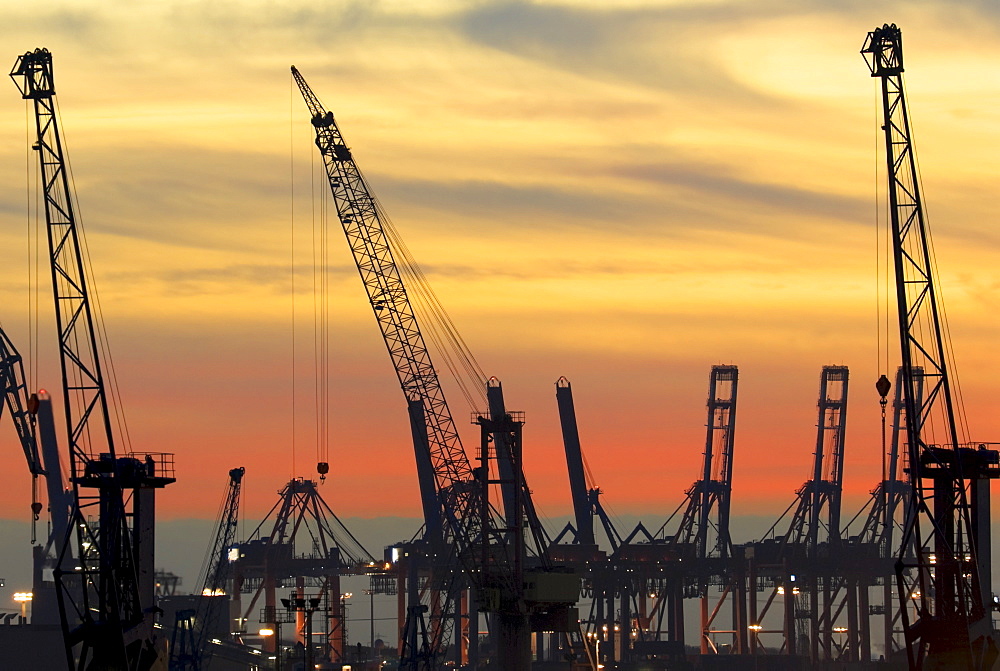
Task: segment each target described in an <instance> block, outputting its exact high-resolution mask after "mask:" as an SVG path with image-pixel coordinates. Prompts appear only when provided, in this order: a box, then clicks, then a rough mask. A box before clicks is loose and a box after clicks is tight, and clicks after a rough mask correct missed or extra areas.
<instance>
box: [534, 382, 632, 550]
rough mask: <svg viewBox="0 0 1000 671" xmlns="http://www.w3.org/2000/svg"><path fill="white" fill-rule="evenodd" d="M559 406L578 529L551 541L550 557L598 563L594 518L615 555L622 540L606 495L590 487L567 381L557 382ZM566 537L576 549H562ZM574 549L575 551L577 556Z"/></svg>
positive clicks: (567, 527) (563, 533) (565, 547)
mask: <svg viewBox="0 0 1000 671" xmlns="http://www.w3.org/2000/svg"><path fill="white" fill-rule="evenodd" d="M556 404H557V406H558V408H559V425H560V427H561V429H562V437H563V449H564V450H565V452H566V468H567V470H568V472H569V489H570V494H571V496H572V500H573V518H574V520H575V521H576V525H575V526H573V525H572V524H567V525H566V527H565V528H564V529H563V530H562V531H561V532H560V533H559V535H557V536H556V537H555V538H554V539H553V540H552V543H551V544H550V545H549V548H550V554H552V553H555V552H558V553H559V554H560V556H562V557H566V556H567V552H570V553H573V554H572V556H573V558H576V559H580V558H582V559H589V558H594V559H596V558H597V557H598V549H597V539H596V537H595V535H594V516H595V515H596V516H597V517H598V518H599V519H600V520H601V525H602V526H603V527H604V533H605V535H606V536H607V538H608V542H609V543H610V544H611V551H612V552H615V551H616V550H617V549H618V546H619V545H621V542H622V537H621V534H620V533H619V532H618V529H617V528H615V525H614V523H613V522H612V520H611V517H610V516H609V515H608V513H607V511H606V510H605V509H604V505H603V504H602V503H601V494H602V493H603V492H602V491H601V490H600V489H599V488H598V487H591V486H589V484H588V483H587V476H586V472H585V469H584V464H583V451H582V450H581V448H580V431H579V428H578V427H577V424H576V408H575V406H574V404H573V387H572V385H570V383H569V380H567V379H566V378H565V377H560V378H559V379H558V380H556ZM567 534H572V535H573V545H572V546H566V545H560V541H562V539H563V538H564V537H565V536H566V535H567ZM572 548H576V552H575V553H574V552H573V550H572Z"/></svg>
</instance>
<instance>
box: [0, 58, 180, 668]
mask: <svg viewBox="0 0 1000 671" xmlns="http://www.w3.org/2000/svg"><path fill="white" fill-rule="evenodd" d="M10 76H11V79H13V80H14V83H15V84H16V85H17V87H18V89H19V90H20V92H21V96H22V97H23V98H24V99H26V100H30V101H32V104H33V106H34V116H35V130H36V139H35V143H34V144H33V147H32V148H33V149H34V150H35V151H36V152H37V156H38V165H39V171H40V174H41V185H42V190H43V193H44V206H45V220H46V232H47V238H48V245H49V266H50V269H51V276H52V289H53V297H54V299H55V316H56V328H57V330H58V335H59V352H60V365H61V370H62V391H63V405H64V410H65V419H66V425H67V437H68V440H69V452H70V477H71V482H72V483H73V491H74V509H73V513H72V528H73V529H74V530H75V532H76V533H75V536H76V543H77V550H78V553H76V554H75V556H76V557H78V560H77V561H76V562H75V563H76V564H77V567H76V568H75V569H73V570H63V569H62V568H57V569H56V571H55V578H56V584H57V588H56V589H57V597H58V600H59V610H60V619H61V620H62V627H63V637H64V641H65V644H66V658H67V663H68V665H69V667H70V668H71V669H73V668H77V669H80V670H81V671H82V670H83V669H90V668H108V669H127V670H128V671H138V670H141V669H145V668H149V666H150V665H152V664H153V663H154V662H155V660H156V651H155V646H154V644H153V637H154V635H153V612H152V610H151V608H152V606H153V604H152V603H151V601H152V589H151V587H152V544H151V543H152V530H151V529H149V530H148V536H147V537H145V538H143V539H142V540H141V541H140V540H139V539H138V538H135V537H133V532H132V526H131V525H132V522H133V521H134V520H137V519H139V516H140V511H139V505H140V499H142V500H145V501H148V503H147V504H143V505H144V506H145V507H144V509H143V511H142V512H141V515H142V518H143V519H145V520H149V519H151V512H152V510H151V508H152V500H151V499H150V498H149V497H148V496H147V495H146V493H144V494H143V495H142V496H140V495H139V490H140V489H143V490H149V489H152V488H155V487H162V486H165V485H166V484H168V483H170V482H173V477H162V476H154V474H153V470H154V468H155V466H156V464H155V462H154V461H153V460H152V457H150V456H147V461H146V462H145V463H144V462H142V461H139V460H138V459H135V458H132V457H130V456H122V455H118V454H117V453H116V451H115V444H114V434H113V431H112V427H111V418H110V413H109V408H108V401H107V395H106V393H105V384H104V378H103V376H102V373H101V359H100V354H99V348H98V342H97V331H96V329H95V324H94V319H93V315H92V310H91V302H90V299H89V293H88V288H87V279H86V273H85V268H84V262H83V255H82V251H81V245H80V240H79V234H78V227H77V220H76V216H75V214H74V208H73V197H72V191H71V189H70V183H69V175H68V173H67V168H66V160H65V156H64V153H63V146H62V139H61V136H60V132H59V125H58V120H57V116H56V99H55V87H54V82H53V75H52V54H51V53H50V52H49V51H48V50H46V49H36V50H34V51H30V52H27V53H25V54H23V55H21V56H18V58H17V61H16V63H15V64H14V67H13V69H12V70H11V73H10ZM161 465H162V464H161ZM126 497H128V498H129V501H130V503H129V504H127V503H126ZM147 550H148V557H147V559H148V562H143V563H142V564H141V565H139V564H138V563H137V561H136V555H137V554H141V553H143V552H146V551H147ZM70 554H71V551H70V539H69V538H66V539H64V540H63V541H62V548H61V550H60V555H61V556H63V557H65V556H68V555H70ZM58 566H59V567H61V566H62V561H60V562H59V564H58ZM147 574H148V575H147ZM140 583H142V584H140ZM146 583H148V584H149V587H150V589H149V590H145V589H144V587H145V586H146ZM146 591H148V592H149V595H148V598H146V597H145V596H144V595H145V594H146ZM147 601H148V603H147ZM77 645H79V646H80V647H79V648H78V649H77V650H76V651H74V646H77Z"/></svg>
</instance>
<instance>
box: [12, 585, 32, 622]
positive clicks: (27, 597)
mask: <svg viewBox="0 0 1000 671" xmlns="http://www.w3.org/2000/svg"><path fill="white" fill-rule="evenodd" d="M33 598H34V594H32V593H31V592H14V601H16V602H18V603H19V604H21V622H24V621H25V620H26V619H27V608H28V604H29V603H31V600H32V599H33Z"/></svg>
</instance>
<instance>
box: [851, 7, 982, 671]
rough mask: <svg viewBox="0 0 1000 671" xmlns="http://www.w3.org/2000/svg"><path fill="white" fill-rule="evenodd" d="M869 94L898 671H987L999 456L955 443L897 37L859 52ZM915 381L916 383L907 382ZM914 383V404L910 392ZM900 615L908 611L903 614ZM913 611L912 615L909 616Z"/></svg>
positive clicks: (872, 35)
mask: <svg viewBox="0 0 1000 671" xmlns="http://www.w3.org/2000/svg"><path fill="white" fill-rule="evenodd" d="M861 54H862V55H863V56H864V58H865V61H866V62H867V64H868V69H869V71H870V72H871V76H872V77H875V78H877V79H878V80H879V82H880V84H881V102H882V119H883V121H882V130H883V133H884V139H885V151H886V155H885V160H886V169H887V176H888V182H889V188H888V196H889V224H890V227H891V237H892V243H893V244H892V248H893V255H892V256H893V264H894V269H895V287H896V305H897V314H898V324H899V343H900V354H901V360H902V361H901V365H902V375H901V382H902V394H903V401H904V405H905V439H906V443H907V450H908V457H909V468H910V485H911V488H912V493H911V496H910V497H909V501H908V506H909V509H910V513H909V514H908V515H907V516H906V525H905V528H904V529H903V534H902V539H901V543H900V546H899V550H898V553H897V561H896V584H897V591H898V598H899V603H900V610H901V616H902V623H903V633H904V636H905V639H906V650H907V658H908V663H909V666H910V669H912V670H917V669H938V668H967V669H988V668H990V667H991V666H992V665H993V662H994V660H995V659H996V657H997V645H996V642H995V635H994V633H993V630H992V625H991V622H990V617H989V612H988V611H987V609H986V608H987V604H986V599H985V598H984V594H985V593H986V591H987V590H988V589H989V587H988V576H989V567H988V566H987V565H986V563H985V561H984V560H985V559H986V558H987V557H988V554H989V553H988V547H989V532H988V530H989V526H988V521H989V508H988V499H989V481H990V479H993V478H996V477H998V475H1000V454H998V453H997V451H995V450H988V449H986V448H985V447H984V446H982V445H981V446H979V448H978V449H977V448H975V447H972V446H968V445H963V444H961V443H960V442H959V438H958V430H957V424H956V418H955V407H954V402H953V397H952V382H951V376H950V371H949V369H948V362H947V360H946V352H947V348H946V344H945V339H944V331H943V324H942V319H941V311H940V297H939V295H938V291H937V288H936V286H935V269H934V266H933V260H932V257H931V252H930V247H929V231H928V229H927V227H926V225H925V217H924V209H923V204H922V200H921V194H920V182H919V177H918V174H917V168H916V159H915V157H914V149H913V140H912V136H911V132H910V119H909V114H908V111H907V106H906V96H905V92H904V88H903V40H902V33H901V31H900V29H899V28H898V27H897V26H896V25H895V24H892V25H889V24H885V25H883V26H882V27H880V28H876V29H875V30H873V31H871V32H869V33H868V36H867V38H866V39H865V43H864V45H863V47H862V49H861ZM918 367H919V368H921V369H922V376H919V377H918V375H917V374H916V369H917V368H918ZM918 380H919V381H922V383H923V394H922V395H921V394H918V392H917V384H918V383H919V382H918ZM907 604H912V606H908V605H907ZM911 608H913V609H914V611H915V613H911V611H910V609H911Z"/></svg>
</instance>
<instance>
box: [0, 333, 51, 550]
mask: <svg viewBox="0 0 1000 671" xmlns="http://www.w3.org/2000/svg"><path fill="white" fill-rule="evenodd" d="M0 384H2V385H3V395H4V402H3V403H2V404H0V414H2V413H3V408H4V407H5V406H6V407H7V410H8V412H9V413H10V417H11V420H12V421H13V422H14V428H15V429H16V430H17V437H18V441H19V442H20V443H21V449H22V450H23V451H24V458H25V460H26V461H27V462H28V472H29V473H31V515H32V519H33V520H37V519H38V515H39V513H41V512H42V504H41V503H39V502H38V476H40V475H45V469H44V468H42V462H41V459H40V458H39V456H38V443H37V442H36V439H35V413H34V412H33V410H35V409H36V408H37V405H38V397H37V396H35V395H32V396H30V397H29V396H28V395H27V384H26V383H25V381H24V363H23V361H22V359H21V355H20V354H19V353H18V351H17V348H15V347H14V343H12V342H11V340H10V338H9V337H7V334H6V333H4V331H3V329H2V328H0ZM32 528H34V527H32ZM32 535H34V532H32Z"/></svg>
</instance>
